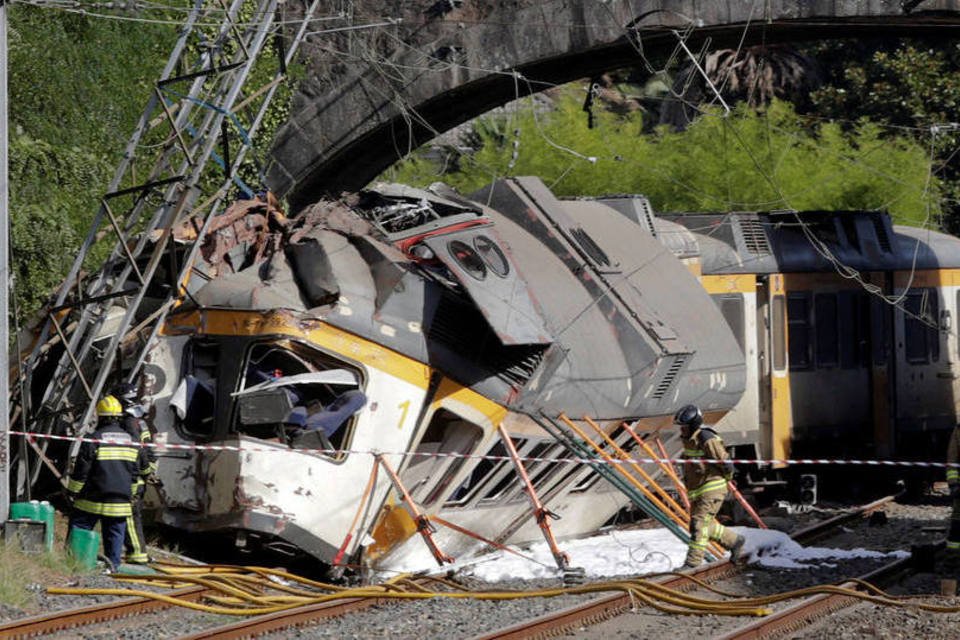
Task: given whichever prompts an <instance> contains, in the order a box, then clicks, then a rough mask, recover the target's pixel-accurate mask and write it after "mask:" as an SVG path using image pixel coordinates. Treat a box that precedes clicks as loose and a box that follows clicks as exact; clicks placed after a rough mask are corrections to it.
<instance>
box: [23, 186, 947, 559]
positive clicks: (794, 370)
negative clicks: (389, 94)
mask: <svg viewBox="0 0 960 640" xmlns="http://www.w3.org/2000/svg"><path fill="white" fill-rule="evenodd" d="M195 228H197V227H196V225H192V224H190V223H189V222H188V223H185V224H184V225H182V226H181V227H180V228H179V229H178V231H177V237H178V238H179V239H180V240H181V241H183V242H184V243H189V242H191V241H192V240H193V239H194V238H193V237H192V235H191V234H192V233H193V231H192V230H193V229H195ZM958 248H960V245H958V241H957V240H956V239H954V238H952V237H950V236H946V235H944V234H939V233H935V232H924V231H919V230H916V229H908V228H894V227H893V226H891V224H890V220H889V218H888V216H886V215H885V214H882V213H879V212H802V213H797V212H766V213H731V214H685V215H680V214H677V215H669V216H663V215H661V216H654V214H653V212H652V211H651V209H650V207H649V204H648V203H647V201H646V200H645V199H643V198H642V197H615V198H603V199H584V200H560V199H557V198H556V197H554V196H553V195H552V194H551V193H550V192H549V190H548V189H546V188H545V187H544V185H543V184H542V183H541V182H540V181H539V180H537V179H534V178H516V179H509V180H501V181H499V182H497V183H494V184H493V185H491V186H489V187H488V188H486V189H484V190H483V191H481V192H479V193H476V194H473V195H471V196H470V198H469V199H467V198H463V197H461V196H459V195H458V194H455V193H453V192H450V191H449V190H447V189H444V188H442V187H438V188H435V189H432V190H431V191H421V190H416V189H411V188H406V187H401V186H397V185H378V186H377V187H375V188H373V189H371V190H369V191H365V192H362V193H360V194H357V195H355V196H350V197H344V198H342V199H341V200H338V201H324V202H320V203H317V204H315V205H313V206H312V207H309V208H307V209H306V210H304V211H301V212H299V214H298V215H297V216H296V217H294V218H289V219H288V218H286V217H285V216H284V215H283V214H282V213H281V212H279V211H278V210H277V209H276V208H274V207H273V206H272V205H271V204H268V203H267V202H266V201H259V200H255V201H241V202H238V203H236V204H235V205H234V206H233V207H231V208H230V209H228V210H227V211H226V212H225V213H224V214H222V215H221V216H220V217H219V218H218V219H217V220H216V221H215V223H214V224H213V226H212V228H211V231H210V233H209V234H208V235H207V236H206V237H204V238H203V239H202V249H201V252H200V255H201V257H200V259H199V260H198V262H197V263H196V264H195V265H194V268H193V275H192V277H191V279H190V281H189V283H188V287H187V288H186V290H185V291H183V294H182V297H181V300H180V304H179V306H178V307H177V309H176V310H175V312H173V313H171V314H170V315H168V316H166V318H165V320H164V322H163V325H162V327H160V331H159V334H158V336H157V338H156V340H155V341H154V342H153V343H151V344H150V345H149V349H148V351H147V355H146V359H145V362H144V363H143V369H142V372H141V375H140V379H141V380H142V381H143V390H144V392H145V394H146V395H148V396H149V397H150V398H151V400H152V407H151V423H152V427H153V429H154V430H155V432H156V435H155V441H156V444H157V446H158V448H159V453H160V472H159V474H160V478H161V480H162V482H163V490H162V491H159V492H158V494H157V496H156V498H155V500H156V504H155V507H156V509H157V517H158V518H159V520H160V521H161V522H163V523H165V524H166V525H169V526H172V527H175V528H178V529H181V530H184V531H194V532H206V533H210V534H218V535H223V536H227V537H229V538H230V539H231V540H232V541H233V543H235V544H236V545H238V546H242V547H254V546H258V547H264V548H268V549H273V550H276V551H280V552H283V553H287V554H298V553H306V554H308V555H310V556H312V557H314V558H316V559H318V560H320V561H321V562H324V563H327V564H334V563H335V562H336V563H337V564H342V563H350V564H355V565H356V564H359V565H363V566H367V567H389V566H398V565H402V566H415V565H418V563H421V561H422V557H423V556H424V554H426V553H427V549H428V547H427V546H426V545H424V544H423V542H421V540H420V539H419V536H417V535H416V534H417V530H418V527H421V528H422V526H423V520H421V519H418V514H420V513H422V514H425V515H426V516H428V517H432V518H433V521H436V522H449V523H453V524H454V525H455V526H456V527H457V528H459V529H461V530H469V531H471V532H472V533H473V534H474V535H475V536H476V537H470V536H467V535H464V534H463V533H462V531H458V530H457V529H454V528H441V529H440V530H439V531H438V532H436V533H435V535H434V537H433V539H434V540H435V542H436V545H437V547H438V548H439V549H441V550H442V552H443V553H444V554H447V555H450V556H460V555H462V554H464V553H467V552H469V551H471V550H472V549H475V548H476V547H477V546H480V545H482V544H483V543H481V542H479V539H487V540H494V541H496V542H509V543H523V542H529V541H533V540H536V539H538V538H539V537H540V535H541V531H540V526H539V524H538V522H537V518H536V517H535V512H534V510H533V509H532V508H531V505H530V503H529V502H528V497H527V495H526V493H525V490H524V485H523V484H522V483H521V482H520V481H519V475H518V472H517V470H516V468H515V466H514V465H513V464H512V463H511V461H510V460H509V459H507V458H506V455H507V453H508V448H507V447H506V446H505V443H504V440H503V437H502V435H501V433H500V432H499V430H498V427H499V426H500V425H503V427H504V428H505V430H506V433H508V434H509V438H510V442H511V443H512V444H513V445H514V446H515V448H516V449H517V450H518V452H519V454H520V456H521V457H524V458H527V459H531V460H530V461H529V462H527V463H526V464H525V467H526V471H527V473H528V475H529V477H530V480H531V482H532V484H533V486H534V487H535V489H536V491H537V493H538V495H539V497H540V498H541V500H542V501H543V502H544V504H545V505H546V506H547V507H548V508H549V510H550V512H551V513H553V514H555V515H556V516H559V519H557V520H556V521H553V522H552V529H553V532H554V533H555V534H556V535H557V536H558V537H568V536H576V535H581V534H585V533H589V532H591V531H594V530H596V529H597V528H598V527H600V526H601V525H602V524H604V523H605V522H607V521H608V520H609V519H610V518H611V516H613V515H614V514H616V513H617V512H618V511H619V510H620V509H621V508H622V507H624V506H625V505H626V504H627V503H628V502H629V500H630V498H629V497H628V495H626V493H621V492H620V491H618V490H617V489H616V488H615V487H614V486H611V484H609V483H607V482H606V481H604V480H603V479H602V478H601V477H600V476H599V475H598V474H597V473H595V472H594V470H593V469H592V468H591V467H590V466H588V465H584V464H571V463H567V462H564V461H563V460H564V459H569V458H573V457H576V456H577V454H576V453H575V452H574V451H571V450H570V449H568V445H567V444H565V443H563V442H561V441H558V440H557V439H555V438H554V437H553V436H551V434H550V433H548V431H547V430H545V429H544V426H545V425H547V424H553V423H554V422H556V421H557V419H558V418H559V417H560V416H566V417H569V418H570V419H572V420H573V421H574V423H575V424H580V425H583V426H584V428H585V430H586V431H587V432H588V433H591V432H590V430H589V429H587V428H586V425H589V424H590V421H592V422H593V423H595V424H597V425H599V426H600V427H601V428H602V429H603V430H604V431H605V432H606V433H607V434H609V435H611V436H612V438H613V439H614V440H615V441H616V442H618V443H619V444H621V445H622V446H623V449H624V450H625V451H627V452H628V453H629V452H630V451H633V450H634V449H635V447H636V445H637V443H636V442H635V440H634V439H633V436H632V435H631V434H630V433H628V432H627V431H625V430H624V429H622V428H621V426H620V425H621V424H622V423H623V422H628V423H630V424H633V425H635V426H636V429H637V430H638V431H639V432H640V434H641V435H642V436H643V438H645V439H647V440H648V441H649V442H651V443H652V442H653V438H654V437H659V438H662V439H663V440H664V441H666V444H667V447H668V449H670V450H671V451H675V448H674V447H673V445H675V442H671V441H672V440H673V439H674V438H675V436H676V433H675V430H674V429H673V428H672V426H671V425H670V422H671V420H670V417H671V416H672V414H673V413H674V411H675V410H676V409H677V408H678V407H679V406H682V405H684V404H687V403H695V404H697V405H699V406H700V407H701V408H702V409H703V410H704V412H705V414H706V419H707V421H708V422H711V423H716V424H717V427H718V429H719V430H720V431H721V432H722V434H723V437H724V440H725V441H726V442H727V444H728V445H732V446H734V447H735V448H736V449H737V452H738V455H741V456H744V457H745V456H747V455H749V456H750V457H757V458H760V459H763V460H770V459H774V460H783V459H786V458H789V457H790V456H791V455H795V454H798V453H800V454H803V455H807V454H813V453H830V454H831V457H841V455H842V454H845V453H850V454H851V455H852V454H854V453H855V454H856V455H857V456H858V457H864V456H865V455H876V456H880V457H884V456H892V455H912V456H921V457H926V458H929V457H930V454H929V452H928V451H927V449H928V448H929V447H930V446H931V443H935V442H936V440H937V438H940V437H941V436H943V435H945V434H946V433H947V432H948V428H949V427H952V425H953V423H954V420H955V414H956V398H957V393H956V392H957V389H956V386H957V384H958V383H957V382H956V375H955V371H954V366H955V365H954V363H955V362H956V361H957V357H958V355H957V340H956V337H955V335H954V334H953V333H952V318H953V317H954V316H955V315H956V314H957V313H958V311H960V309H958V308H957V304H958V298H960V296H958V291H960V280H957V275H956V274H958V273H960V271H958V269H960V250H958ZM955 280H957V282H956V284H955ZM158 281H161V282H162V281H163V274H162V273H161V274H160V275H159V276H158ZM147 308H150V305H147ZM148 325H149V322H146V321H145V322H144V327H146V326H148ZM125 364H126V366H128V367H129V366H131V365H133V364H134V363H132V362H130V361H129V360H128V361H127V362H126V363H125ZM128 373H129V372H128ZM72 392H73V393H75V394H77V395H79V393H80V390H79V389H77V388H74V389H73V391H72ZM587 418H589V419H590V420H589V421H588V420H587ZM63 424H64V423H63V421H62V420H61V421H59V422H49V423H48V424H46V425H39V426H38V428H37V430H39V431H44V430H46V431H57V430H58V429H62V428H63ZM591 428H592V427H591ZM596 440H597V442H598V443H600V441H601V438H600V437H599V436H597V437H596ZM637 451H639V449H637ZM377 455H379V456H380V457H381V459H382V460H383V461H385V462H387V464H388V466H389V467H391V468H392V469H396V470H397V474H398V477H399V481H400V485H402V487H403V488H404V489H403V490H406V491H407V492H408V493H409V496H410V498H411V499H412V504H413V505H415V507H411V506H410V504H411V503H404V501H403V490H401V489H400V488H399V487H398V486H397V483H395V482H393V481H391V479H390V478H389V476H388V474H387V473H384V472H382V471H381V472H378V473H374V470H375V469H379V466H378V463H377V460H378V458H377V457H376V456H377ZM938 455H939V454H938ZM639 457H646V456H645V455H640V456H639ZM935 457H936V456H935ZM53 458H56V455H55V454H54V455H53ZM649 470H650V471H651V473H653V472H654V471H657V469H656V468H653V467H651V468H650V469H649ZM654 475H656V474H655V473H654Z"/></svg>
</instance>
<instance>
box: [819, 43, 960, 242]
mask: <svg viewBox="0 0 960 640" xmlns="http://www.w3.org/2000/svg"><path fill="white" fill-rule="evenodd" d="M809 54H810V55H812V56H814V57H816V59H817V60H818V61H819V63H820V67H821V70H822V73H823V77H824V84H823V86H822V87H821V88H819V89H817V90H816V91H813V92H812V93H811V95H810V100H811V105H812V106H811V109H810V113H811V114H816V115H817V116H819V117H823V118H828V119H835V120H837V121H838V122H841V123H843V124H845V125H846V126H852V123H855V122H858V121H859V120H860V119H861V118H869V119H870V120H871V121H873V122H875V123H877V124H878V125H883V126H886V127H888V128H889V133H888V134H889V135H897V136H910V137H912V138H913V139H914V140H916V141H917V142H918V144H920V145H922V146H924V147H926V148H928V149H929V150H930V154H931V156H932V157H933V158H934V164H933V169H934V171H935V172H936V174H937V176H938V177H940V178H941V181H942V190H943V194H944V207H943V208H944V216H943V220H942V226H944V227H945V228H947V229H948V230H952V231H953V232H957V231H958V230H960V166H958V165H957V162H956V151H957V149H958V148H960V130H958V128H957V124H956V123H957V121H958V120H960V117H958V107H960V41H957V40H951V41H942V40H938V41H934V42H929V43H926V42H922V41H909V40H893V41H891V40H874V41H870V40H868V41H838V42H825V43H818V44H815V45H811V46H810V47H809Z"/></svg>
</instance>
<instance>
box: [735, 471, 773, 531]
mask: <svg viewBox="0 0 960 640" xmlns="http://www.w3.org/2000/svg"><path fill="white" fill-rule="evenodd" d="M727 486H728V487H730V493H732V494H733V497H734V498H736V499H737V502H739V503H740V506H742V507H743V509H744V511H746V512H747V513H748V514H749V515H750V517H751V518H753V521H754V522H756V523H757V526H758V527H760V528H761V529H766V528H767V525H766V524H764V522H763V520H761V519H760V516H759V515H757V512H756V511H754V509H753V507H751V506H750V503H749V502H747V499H746V498H744V497H743V494H742V493H740V489H737V485H735V484H733V480H728V481H727Z"/></svg>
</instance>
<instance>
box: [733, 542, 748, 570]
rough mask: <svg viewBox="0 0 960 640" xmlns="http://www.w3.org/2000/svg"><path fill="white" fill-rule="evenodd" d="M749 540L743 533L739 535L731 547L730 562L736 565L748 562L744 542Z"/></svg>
mask: <svg viewBox="0 0 960 640" xmlns="http://www.w3.org/2000/svg"><path fill="white" fill-rule="evenodd" d="M746 541H747V539H746V538H744V537H743V536H742V535H738V536H737V539H736V540H735V541H734V543H733V545H732V546H731V547H730V563H731V564H735V565H743V564H746V561H747V558H746V557H745V556H744V555H743V544H744V543H745V542H746Z"/></svg>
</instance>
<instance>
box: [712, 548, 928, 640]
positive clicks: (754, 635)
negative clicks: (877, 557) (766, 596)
mask: <svg viewBox="0 0 960 640" xmlns="http://www.w3.org/2000/svg"><path fill="white" fill-rule="evenodd" d="M911 560H912V559H911V558H900V559H898V560H894V561H893V562H891V563H889V564H886V565H884V566H882V567H880V568H878V569H875V570H873V571H871V572H870V573H868V574H865V575H863V576H860V578H859V580H862V581H864V582H869V583H870V584H873V585H883V584H887V583H890V582H892V581H893V580H894V579H895V578H897V577H899V576H902V575H903V574H905V573H908V572H910V571H911V567H910V564H911ZM838 586H839V587H840V588H841V589H850V590H857V589H859V588H860V587H862V585H861V584H860V583H858V582H857V581H849V582H844V583H843V584H840V585H838ZM859 601H860V600H859V598H856V597H853V596H849V595H843V594H839V593H831V594H821V595H816V596H812V597H810V598H806V599H804V600H801V601H800V602H798V603H797V604H795V605H793V606H791V607H788V608H786V609H783V610H781V611H778V612H777V613H774V614H772V615H769V616H767V617H766V618H762V619H760V620H757V621H755V622H751V623H750V624H747V625H744V626H743V627H740V628H739V629H736V630H734V631H732V632H730V633H727V634H725V635H723V636H720V637H719V638H718V639H717V640H756V639H759V638H768V637H771V636H774V637H775V636H779V635H782V634H785V633H789V632H791V631H797V630H799V629H800V628H801V627H803V626H805V625H807V624H809V623H810V622H811V621H813V620H814V619H816V618H821V617H823V616H825V615H828V614H830V613H833V612H835V611H838V610H840V609H843V608H844V607H848V606H850V605H853V604H856V603H857V602H859Z"/></svg>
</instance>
